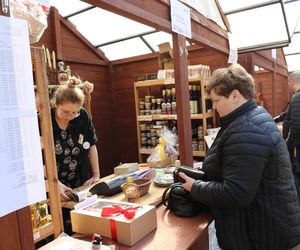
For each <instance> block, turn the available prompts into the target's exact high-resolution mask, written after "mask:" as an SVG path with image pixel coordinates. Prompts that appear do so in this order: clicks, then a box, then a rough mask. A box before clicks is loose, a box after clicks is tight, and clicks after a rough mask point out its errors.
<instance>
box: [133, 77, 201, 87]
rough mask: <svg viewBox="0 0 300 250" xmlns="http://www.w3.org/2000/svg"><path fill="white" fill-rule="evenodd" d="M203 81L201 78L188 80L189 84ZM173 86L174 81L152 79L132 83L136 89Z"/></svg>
mask: <svg viewBox="0 0 300 250" xmlns="http://www.w3.org/2000/svg"><path fill="white" fill-rule="evenodd" d="M199 81H204V78H203V77H195V78H190V79H189V83H194V82H199ZM173 84H175V80H174V79H162V80H159V79H154V80H145V81H138V82H135V83H134V86H135V87H136V88H144V87H153V86H165V85H173Z"/></svg>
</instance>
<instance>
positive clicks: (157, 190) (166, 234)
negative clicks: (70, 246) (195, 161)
mask: <svg viewBox="0 0 300 250" xmlns="http://www.w3.org/2000/svg"><path fill="white" fill-rule="evenodd" d="M112 177H114V175H110V176H107V177H105V178H103V179H101V180H107V179H109V178H112ZM83 189H87V188H86V187H80V188H78V189H76V190H74V191H81V190H83ZM164 190H165V187H159V186H156V185H155V184H153V183H151V186H150V189H149V193H148V194H146V195H144V196H142V197H141V199H140V201H141V203H142V204H149V205H155V206H156V207H157V208H156V212H157V228H156V229H155V230H154V231H152V232H151V233H149V234H148V235H146V236H145V237H144V238H143V239H142V240H140V241H138V242H137V243H136V244H135V245H134V246H132V247H129V246H125V245H122V244H118V243H116V242H114V241H113V240H111V239H108V238H105V237H104V240H103V243H104V244H107V245H111V244H113V245H116V249H121V250H122V249H124V250H125V249H132V250H139V249H149V250H154V249H163V248H165V247H167V248H168V249H172V250H177V249H178V250H183V249H201V250H205V249H209V244H208V226H209V224H210V222H211V221H212V216H211V214H210V213H209V212H208V211H203V212H201V213H200V214H199V215H197V216H195V217H192V218H182V217H177V216H175V215H174V214H173V213H172V212H170V211H168V210H167V209H166V207H165V206H164V205H162V204H161V197H162V193H163V191H164ZM105 199H111V200H117V201H125V197H124V194H123V193H119V194H116V195H114V196H112V197H105ZM75 204H76V203H75V202H73V201H69V202H65V203H62V205H63V206H64V207H67V208H71V209H72V208H73V207H74V205H75ZM73 237H76V238H79V239H84V240H86V241H90V239H91V236H90V235H80V234H75V235H74V236H73ZM50 244H51V243H50ZM52 244H55V243H52ZM42 249H43V250H44V249H45V250H48V249H51V248H42ZM87 249H88V248H87ZM66 250H67V249H66Z"/></svg>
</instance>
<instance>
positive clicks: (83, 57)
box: [0, 0, 287, 250]
mask: <svg viewBox="0 0 300 250" xmlns="http://www.w3.org/2000/svg"><path fill="white" fill-rule="evenodd" d="M84 2H87V3H89V4H92V5H94V6H97V7H100V8H103V9H106V10H109V11H111V12H114V13H116V14H120V15H123V16H125V17H128V18H131V19H133V20H135V21H138V22H141V23H143V24H146V25H149V26H151V27H154V28H156V29H157V30H161V31H165V32H168V33H171V34H172V37H173V51H174V67H175V82H176V84H175V85H176V93H177V94H176V95H178V96H177V101H178V104H177V105H178V106H177V108H178V121H180V122H179V124H178V136H179V142H180V148H179V153H180V159H181V161H182V163H183V164H186V165H191V164H192V161H193V156H192V148H191V127H190V126H191V124H190V108H189V106H188V98H189V96H188V95H189V93H188V88H187V82H188V79H187V65H188V64H191V65H196V64H205V65H209V66H210V68H211V70H212V71H213V70H214V69H217V68H219V67H226V66H227V65H228V64H227V59H228V53H229V49H228V39H227V31H225V30H223V29H222V28H220V27H219V26H218V25H216V24H215V23H214V22H213V21H210V20H208V19H206V18H205V17H204V16H203V15H201V14H199V13H197V12H195V11H193V10H192V12H191V17H192V39H191V40H190V42H192V43H193V44H194V45H191V46H189V47H188V55H186V54H183V55H180V53H179V51H180V49H181V48H183V47H185V43H186V39H185V38H184V37H183V36H181V35H178V34H175V33H172V31H171V21H170V1H168V0H156V1H138V0H127V1H125V0H109V1H107V0H98V1H94V0H85V1H84ZM0 4H1V3H0ZM1 14H2V13H1ZM34 45H35V46H40V47H41V46H42V45H44V46H45V47H46V48H48V49H49V50H50V51H55V53H56V55H57V61H64V62H65V64H67V65H70V67H71V69H72V74H74V75H78V76H80V78H81V79H82V80H87V81H89V82H91V83H93V84H94V91H93V93H92V105H91V106H92V114H93V123H94V125H95V128H96V131H97V136H98V137H99V143H98V145H97V148H98V152H99V156H100V168H101V175H102V176H106V175H109V174H111V173H112V172H113V168H114V167H115V166H116V165H118V163H119V162H136V161H138V143H137V141H138V138H137V132H136V131H137V124H136V112H135V100H134V84H133V83H134V82H135V79H136V76H138V75H143V74H148V73H153V72H157V71H158V69H159V63H158V53H151V54H148V55H143V56H137V57H133V58H127V59H123V60H117V61H109V60H108V59H107V58H106V57H105V55H104V54H103V53H102V52H101V51H99V50H98V49H95V48H94V47H93V45H92V44H90V43H89V42H88V41H87V39H85V38H84V37H83V36H82V35H81V34H80V33H79V32H78V31H77V30H76V28H75V27H74V26H73V25H72V23H71V22H69V21H68V20H66V19H64V18H62V17H61V16H60V15H59V13H58V11H57V9H55V8H51V11H50V15H49V17H48V28H47V29H46V31H45V32H44V35H43V36H42V38H41V39H40V41H39V42H38V43H36V44H34ZM253 55H254V56H253ZM251 56H252V57H251V58H252V59H251V62H252V63H249V61H248V60H249V56H246V55H245V58H244V55H241V56H240V57H239V62H240V63H241V64H242V65H243V66H245V67H246V69H247V70H248V72H249V73H252V74H255V76H256V78H257V79H263V75H262V73H260V74H258V73H256V72H255V71H254V65H258V66H261V67H263V68H264V69H267V70H270V69H272V70H274V69H275V70H277V71H276V72H278V73H279V75H278V74H277V75H276V74H273V75H272V80H274V79H276V80H280V84H279V85H280V86H281V87H282V89H284V87H283V86H284V84H285V82H284V81H285V77H286V73H287V72H286V71H285V70H286V68H284V66H283V67H282V65H281V64H276V62H274V61H272V63H271V64H270V65H269V64H268V63H266V62H265V60H267V59H265V60H263V59H261V58H264V57H263V52H260V53H255V54H252V55H251ZM256 60H257V61H259V60H260V61H259V62H256ZM261 81H262V82H263V83H262V84H261V86H263V85H264V84H265V83H264V81H263V80H261ZM266 82H267V81H266ZM268 84H269V82H268ZM271 86H272V87H271V90H272V93H274V92H275V91H276V93H277V95H278V96H280V98H284V97H282V96H281V95H280V93H282V92H280V90H279V89H278V88H276V86H277V85H274V84H273V83H271ZM262 96H263V97H264V98H266V99H264V105H265V106H266V107H267V108H269V106H268V105H269V101H270V99H268V98H267V93H266V92H264V91H262ZM278 96H277V97H278ZM277 97H272V98H273V99H272V106H270V109H271V111H270V112H272V113H274V114H275V113H276V112H277V111H278V110H280V109H281V106H282V105H283V104H284V103H285V100H282V102H280V104H279V105H277V106H275V104H274V101H275V98H277ZM276 101H277V99H276ZM281 104H282V105H281ZM26 216H27V217H29V209H27V208H25V209H22V210H19V211H17V212H15V213H12V215H10V216H9V217H7V219H5V220H3V219H2V218H1V219H0V221H1V224H2V222H4V224H3V225H4V226H3V227H1V229H0V235H3V234H2V233H1V232H4V231H6V230H8V228H10V230H16V231H18V234H17V235H15V234H10V237H9V238H7V239H6V240H8V241H9V243H10V244H11V245H9V246H11V247H12V248H11V249H16V250H18V249H25V250H27V249H32V242H26V239H25V238H24V237H26V238H28V237H31V232H30V233H28V228H30V225H28V220H26V221H25V218H26ZM23 218H24V219H23Z"/></svg>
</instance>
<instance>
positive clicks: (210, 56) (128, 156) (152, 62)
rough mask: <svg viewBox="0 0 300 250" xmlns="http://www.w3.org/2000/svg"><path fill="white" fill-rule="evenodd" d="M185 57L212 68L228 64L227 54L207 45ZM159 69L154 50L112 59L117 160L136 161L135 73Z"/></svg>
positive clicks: (193, 62)
mask: <svg viewBox="0 0 300 250" xmlns="http://www.w3.org/2000/svg"><path fill="white" fill-rule="evenodd" d="M188 60H189V64H206V65H210V66H211V68H212V70H214V69H216V68H219V67H225V66H226V65H227V57H226V56H224V55H222V54H219V53H216V52H214V51H212V50H208V49H198V50H193V51H190V52H189V57H188ZM158 69H159V65H158V55H157V54H155V53H154V54H152V55H148V57H146V56H145V57H140V59H139V58H137V60H135V61H131V62H128V61H125V62H122V61H120V62H114V65H113V72H114V75H113V78H114V88H113V92H114V100H115V124H116V125H115V126H116V138H117V145H118V156H119V161H120V162H135V161H138V145H137V132H136V131H137V128H136V114H135V106H134V105H135V103H134V86H133V83H134V77H135V76H136V75H141V74H147V73H153V72H157V70H158Z"/></svg>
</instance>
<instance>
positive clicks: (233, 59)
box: [228, 32, 238, 63]
mask: <svg viewBox="0 0 300 250" xmlns="http://www.w3.org/2000/svg"><path fill="white" fill-rule="evenodd" d="M228 41H229V56H228V63H237V60H238V52H237V43H236V40H235V37H234V36H233V35H232V34H231V33H230V32H228Z"/></svg>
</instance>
